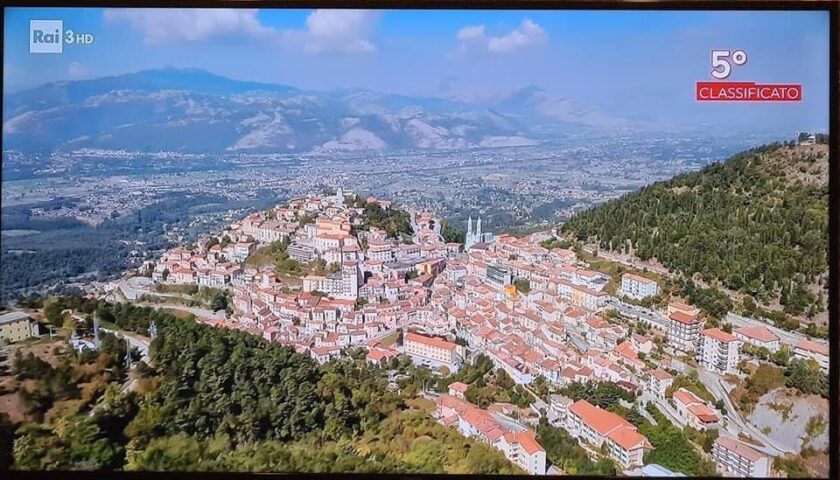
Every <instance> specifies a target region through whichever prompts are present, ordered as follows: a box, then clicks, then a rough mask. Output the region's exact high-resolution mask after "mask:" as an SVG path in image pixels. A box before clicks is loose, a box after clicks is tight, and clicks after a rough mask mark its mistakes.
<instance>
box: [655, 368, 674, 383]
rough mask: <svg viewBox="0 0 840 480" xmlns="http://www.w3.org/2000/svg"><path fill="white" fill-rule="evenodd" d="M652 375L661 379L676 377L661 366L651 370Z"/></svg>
mask: <svg viewBox="0 0 840 480" xmlns="http://www.w3.org/2000/svg"><path fill="white" fill-rule="evenodd" d="M650 375H651V376H652V377H656V378H658V379H659V380H668V379H672V378H674V376H673V375H671V374H670V373H668V372H666V371H665V370H662V369H661V368H657V369H656V370H651V372H650Z"/></svg>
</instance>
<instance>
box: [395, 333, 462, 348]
mask: <svg viewBox="0 0 840 480" xmlns="http://www.w3.org/2000/svg"><path fill="white" fill-rule="evenodd" d="M404 341H406V342H417V343H422V344H424V345H429V346H430V347H436V348H442V349H444V350H454V349H455V348H457V347H458V344H455V343H452V342H447V341H446V340H443V339H440V338H435V337H426V336H423V335H420V334H417V333H413V332H407V333H406V334H405V338H404Z"/></svg>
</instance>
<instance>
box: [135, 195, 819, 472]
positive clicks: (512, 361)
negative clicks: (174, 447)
mask: <svg viewBox="0 0 840 480" xmlns="http://www.w3.org/2000/svg"><path fill="white" fill-rule="evenodd" d="M442 224H443V222H442V221H441V220H440V219H438V218H435V217H434V216H433V215H431V214H429V213H427V212H422V211H405V210H400V208H399V207H398V206H397V205H394V204H393V203H392V202H391V201H389V200H384V199H377V198H373V197H368V198H362V197H361V196H358V195H356V194H355V193H353V192H347V191H342V190H341V189H338V190H337V191H336V192H335V193H334V194H328V195H314V194H313V195H308V196H306V197H301V198H296V199H292V200H290V201H288V202H287V203H286V204H283V205H278V206H276V207H273V208H270V209H267V210H265V211H259V212H254V213H251V214H249V215H247V216H246V217H245V218H242V219H241V220H238V221H235V222H233V223H231V224H230V225H228V226H227V227H226V228H225V230H224V231H222V232H219V233H218V234H216V235H212V236H208V237H204V238H202V239H200V240H199V241H198V242H196V243H195V244H191V245H186V246H181V247H177V248H173V249H170V250H168V251H167V252H166V253H165V254H164V255H163V256H162V257H161V258H160V260H159V261H158V262H157V263H155V264H154V265H153V266H150V270H151V271H150V272H148V273H149V274H150V276H151V279H152V281H153V282H154V283H155V290H156V291H158V292H161V291H167V292H171V291H178V288H180V287H179V286H189V287H191V288H195V287H196V286H197V287H198V288H208V289H218V290H220V291H222V292H226V293H225V294H226V295H227V296H229V298H231V300H232V301H231V302H230V306H229V307H228V310H229V313H228V314H227V315H223V316H219V315H212V316H209V315H208V316H201V315H199V317H198V320H199V321H201V322H204V323H207V324H210V325H213V326H216V327H220V328H227V329H238V330H243V331H247V332H249V333H252V334H254V335H258V336H261V337H263V338H265V339H266V340H268V341H270V342H276V343H280V344H283V345H288V346H291V347H293V348H294V349H295V350H296V351H297V352H299V353H301V354H304V355H308V356H310V357H311V358H312V359H314V360H315V361H317V362H318V363H326V362H329V361H331V360H333V359H336V358H340V357H341V356H342V355H347V354H348V352H353V351H357V350H358V349H363V350H364V351H366V360H367V361H368V362H369V363H371V364H377V365H382V366H383V367H388V366H391V365H394V362H395V361H396V360H395V359H397V358H400V357H403V358H409V359H410V360H411V362H412V363H413V364H414V365H415V367H417V368H421V369H426V370H428V371H430V372H431V374H432V376H433V377H437V378H451V376H452V375H453V374H456V373H457V372H459V371H460V370H462V369H468V368H471V365H475V364H476V363H477V362H483V361H487V359H489V361H490V362H492V366H493V370H495V371H498V372H499V373H500V374H501V375H504V376H505V377H508V378H509V379H510V380H512V382H513V384H515V386H516V388H517V389H520V390H517V391H519V392H524V395H525V396H526V397H528V398H527V401H525V402H523V404H524V405H530V409H524V410H523V409H520V408H517V407H516V406H514V405H510V404H507V405H508V407H505V408H502V409H501V410H499V409H498V408H497V409H496V410H494V411H490V410H487V409H485V408H481V406H480V405H477V404H476V403H474V402H475V401H477V399H479V397H480V395H479V394H478V393H477V392H480V391H482V389H481V388H480V387H481V385H478V384H473V385H470V384H468V383H465V382H461V381H456V382H451V383H450V384H449V385H448V387H447V388H446V389H445V390H444V391H435V390H434V389H427V388H425V387H424V388H423V389H422V391H421V392H419V395H420V396H421V397H425V398H427V399H430V400H432V401H434V402H435V408H434V410H433V412H432V413H431V414H432V415H433V416H434V417H435V418H436V419H437V420H438V421H439V422H440V423H442V424H443V425H447V426H451V427H453V428H457V429H458V431H459V432H461V434H462V435H464V436H466V437H477V438H479V439H481V440H482V441H484V442H485V443H488V444H490V445H492V446H494V447H496V448H497V449H498V450H500V451H501V452H503V453H504V454H505V456H506V457H507V458H508V459H509V460H510V461H511V462H512V463H514V464H516V465H518V466H520V467H521V468H523V469H524V470H525V471H527V472H528V473H531V474H545V473H550V472H551V471H552V469H554V470H553V471H557V470H558V469H557V467H556V466H554V467H552V466H551V465H549V463H550V462H548V461H547V455H546V449H545V448H544V446H543V445H541V444H540V442H539V440H538V437H537V435H536V433H535V430H534V426H535V425H536V424H537V423H538V422H539V421H540V420H542V421H547V422H549V423H550V424H551V425H553V426H555V427H559V428H561V429H563V430H565V431H566V432H567V433H568V434H569V435H571V436H572V437H573V438H576V439H577V441H578V443H579V445H580V446H582V447H584V448H585V449H586V451H588V452H589V454H590V456H591V457H592V458H593V459H597V458H601V457H606V458H609V459H610V460H611V461H613V462H614V463H615V464H616V465H617V466H618V468H619V469H620V470H621V471H623V472H626V473H632V474H653V475H662V474H663V472H665V473H673V472H671V471H670V470H668V469H667V468H665V467H663V466H661V465H657V464H652V463H650V462H646V461H645V458H649V456H648V457H646V453H650V452H652V451H654V450H655V449H656V445H655V444H656V443H658V442H657V441H656V440H652V439H650V438H647V436H646V435H645V434H644V433H643V432H642V431H640V428H639V427H638V424H639V422H638V421H636V422H630V421H628V419H627V417H628V416H629V415H641V416H643V417H645V418H643V419H642V420H643V421H646V422H648V421H649V422H650V424H654V425H655V424H656V422H657V418H658V419H659V420H660V422H665V421H667V422H671V423H673V424H674V425H676V426H679V428H681V429H687V431H696V432H701V435H707V434H708V435H709V436H707V437H704V438H708V439H709V440H708V447H709V448H708V449H707V450H706V452H705V454H704V456H705V457H706V458H707V459H708V460H710V461H713V462H714V465H715V468H716V469H717V470H718V471H719V472H721V473H727V474H730V475H738V476H768V475H769V474H770V472H771V470H772V468H773V461H774V457H784V456H785V455H788V454H792V453H798V452H797V451H794V450H792V449H791V448H790V447H789V446H787V445H785V444H782V443H781V442H779V441H778V439H776V438H774V437H773V436H771V435H769V434H768V433H769V432H768V431H767V430H766V429H759V428H757V427H756V426H755V425H752V424H751V423H750V420H749V419H748V418H747V417H746V416H743V415H742V413H741V412H739V408H738V407H737V406H735V405H733V404H732V400H731V399H730V395H729V392H728V391H727V387H726V385H728V384H729V383H728V382H733V381H736V380H737V378H738V376H741V377H744V375H745V374H744V373H743V371H742V369H741V366H742V365H743V361H745V360H746V361H752V362H754V363H756V362H758V359H759V357H760V355H761V354H763V353H764V352H769V354H772V355H779V352H782V353H783V354H784V355H787V356H789V357H790V358H793V359H809V360H813V361H814V362H816V364H817V365H819V367H820V368H821V369H822V370H823V371H827V366H828V347H827V345H826V344H824V343H817V342H814V341H811V340H810V339H807V338H806V337H804V336H802V335H799V334H796V333H791V332H785V331H782V330H779V329H777V328H775V327H772V326H767V325H765V324H762V323H761V322H758V321H752V320H751V319H747V318H744V317H739V318H740V323H741V324H740V325H735V326H734V327H735V328H734V329H733V325H732V324H726V325H719V326H715V327H712V326H710V325H705V318H704V316H703V315H702V313H701V311H700V309H699V308H697V307H695V306H693V305H690V304H688V303H687V302H686V301H685V300H683V299H679V298H673V299H670V300H669V301H668V302H667V308H666V309H664V310H663V311H660V310H658V309H654V308H646V307H645V306H643V305H644V300H645V299H649V298H652V297H655V296H659V297H661V296H662V295H668V293H667V292H664V291H663V280H662V278H661V277H660V276H658V275H656V274H652V273H650V272H646V271H633V269H630V268H628V269H626V271H623V273H618V274H609V273H604V272H601V271H597V270H595V269H593V268H591V265H589V263H588V262H587V261H586V260H585V259H584V258H583V257H584V256H585V252H581V251H579V250H578V251H577V252H576V251H575V249H572V248H571V243H570V242H568V241H567V240H566V239H564V238H562V237H561V236H559V235H558V234H557V233H556V232H551V231H549V232H540V233H534V234H530V235H527V236H523V237H516V236H512V235H509V234H504V233H498V234H493V233H489V232H487V231H482V224H481V219H480V218H477V219H476V222H475V224H474V223H473V221H472V218H470V219H469V223H468V225H467V234H466V238H465V243H464V244H463V245H462V244H460V243H456V242H447V241H445V240H444V238H443V235H442V233H441V230H442ZM485 229H486V227H485ZM764 358H766V356H765V357H764ZM691 371H693V372H694V373H693V374H690V373H689V372H691ZM501 372H504V373H501ZM698 377H699V378H698ZM580 385H610V386H618V387H619V388H620V389H621V390H622V391H623V392H627V393H628V394H630V396H629V397H628V398H631V399H632V400H633V402H627V401H626V400H623V401H622V402H624V406H617V407H616V408H608V409H604V408H602V407H601V406H598V405H597V403H598V402H597V401H591V400H592V399H587V398H583V397H585V396H584V395H580V397H582V398H570V396H567V395H561V394H559V393H551V392H560V391H563V392H567V393H568V391H569V390H570V389H572V390H574V388H576V386H580ZM392 386H393V387H394V388H397V383H396V382H392ZM537 392H540V393H537ZM545 392H548V393H549V394H548V395H546V394H545ZM531 397H532V398H531ZM470 400H473V401H472V402H471V401H470ZM480 403H481V402H480ZM484 403H486V402H484ZM631 403H632V404H631ZM617 412H618V413H617ZM622 412H624V413H625V415H621V414H620V413H622ZM666 419H667V420H666ZM650 424H649V425H650ZM688 473H692V472H688Z"/></svg>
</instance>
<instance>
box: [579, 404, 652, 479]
mask: <svg viewBox="0 0 840 480" xmlns="http://www.w3.org/2000/svg"><path fill="white" fill-rule="evenodd" d="M565 425H566V430H567V431H568V432H569V434H570V435H571V436H573V437H575V438H580V439H583V440H585V441H586V442H587V443H589V444H590V445H592V446H593V447H595V448H601V446H603V445H604V444H606V445H607V451H608V452H609V455H610V457H612V458H613V459H614V460H616V461H617V462H618V464H619V465H620V466H621V468H622V469H625V470H626V469H629V468H632V467H638V466H641V465H642V457H643V456H644V452H645V450H650V449H652V448H653V446H652V445H651V444H650V443H649V442H648V440H647V438H646V437H645V436H644V435H642V434H641V433H639V432H638V429H637V428H636V427H635V426H633V424H631V423H630V422H628V421H627V420H625V419H624V418H623V417H621V416H620V415H617V414H615V413H612V412H610V411H607V410H604V409H601V408H599V407H596V406H594V405H592V404H590V403H589V402H587V401H586V400H578V401H577V402H575V403H573V404H572V405H571V406H569V411H568V415H567V416H566V424H565Z"/></svg>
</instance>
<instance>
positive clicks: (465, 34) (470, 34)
mask: <svg viewBox="0 0 840 480" xmlns="http://www.w3.org/2000/svg"><path fill="white" fill-rule="evenodd" d="M458 40H460V41H462V42H473V41H478V40H484V25H471V26H468V27H464V28H462V29H460V30H458Z"/></svg>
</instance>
